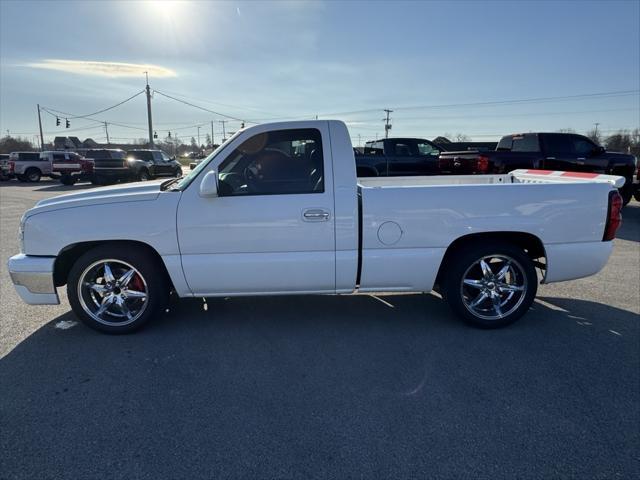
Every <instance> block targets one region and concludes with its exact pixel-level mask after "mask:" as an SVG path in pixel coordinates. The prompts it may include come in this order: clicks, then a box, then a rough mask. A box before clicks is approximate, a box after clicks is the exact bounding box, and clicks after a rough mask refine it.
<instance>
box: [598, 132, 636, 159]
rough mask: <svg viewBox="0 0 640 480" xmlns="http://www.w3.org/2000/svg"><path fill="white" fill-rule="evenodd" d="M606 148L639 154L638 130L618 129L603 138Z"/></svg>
mask: <svg viewBox="0 0 640 480" xmlns="http://www.w3.org/2000/svg"><path fill="white" fill-rule="evenodd" d="M605 144H606V146H607V150H611V151H614V152H623V153H631V154H632V155H635V156H639V155H640V130H639V129H637V128H636V129H635V130H633V131H629V130H618V131H617V132H615V133H614V134H612V135H609V136H608V137H607V139H606V140H605Z"/></svg>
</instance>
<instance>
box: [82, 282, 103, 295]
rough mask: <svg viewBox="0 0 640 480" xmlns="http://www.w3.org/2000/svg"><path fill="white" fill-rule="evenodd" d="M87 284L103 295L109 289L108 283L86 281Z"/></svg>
mask: <svg viewBox="0 0 640 480" xmlns="http://www.w3.org/2000/svg"><path fill="white" fill-rule="evenodd" d="M85 285H86V286H87V287H89V288H90V289H91V290H93V291H94V292H96V293H99V294H100V295H101V296H104V295H105V294H106V293H107V291H108V289H107V286H106V285H101V284H99V283H91V282H86V283H85Z"/></svg>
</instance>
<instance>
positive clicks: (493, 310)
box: [441, 242, 538, 328]
mask: <svg viewBox="0 0 640 480" xmlns="http://www.w3.org/2000/svg"><path fill="white" fill-rule="evenodd" d="M483 263H484V265H483ZM441 288H442V294H443V298H444V299H445V300H446V302H447V303H448V304H449V307H451V309H452V310H453V312H454V313H455V314H456V315H458V316H459V317H461V318H462V319H463V320H464V321H466V322H467V323H469V324H471V325H473V326H475V327H479V328H499V327H504V326H507V325H510V324H512V323H513V322H515V321H516V320H518V319H519V318H520V317H522V315H524V314H525V313H526V312H527V311H528V310H529V307H531V304H532V303H533V300H534V299H535V296H536V292H537V289H538V276H537V274H536V269H535V266H534V264H533V261H532V260H531V259H530V258H529V256H528V255H527V254H526V253H525V252H524V251H523V250H522V249H521V248H518V247H517V246H515V245H512V244H509V243H506V242H491V243H488V242H487V243H478V244H476V245H472V246H469V247H465V248H464V249H460V250H458V251H456V252H455V255H452V256H450V258H449V260H448V261H447V263H446V264H444V265H443V272H441Z"/></svg>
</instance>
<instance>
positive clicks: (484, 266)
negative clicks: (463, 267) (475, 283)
mask: <svg viewBox="0 0 640 480" xmlns="http://www.w3.org/2000/svg"><path fill="white" fill-rule="evenodd" d="M480 268H481V269H482V275H483V276H484V277H485V278H490V277H491V276H492V275H493V272H492V271H491V267H489V264H488V263H487V262H485V261H484V258H483V259H482V260H480Z"/></svg>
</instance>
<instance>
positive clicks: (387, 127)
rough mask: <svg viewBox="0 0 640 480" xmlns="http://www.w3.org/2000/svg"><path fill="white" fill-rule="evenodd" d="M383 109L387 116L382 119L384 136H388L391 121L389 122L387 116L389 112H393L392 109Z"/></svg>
mask: <svg viewBox="0 0 640 480" xmlns="http://www.w3.org/2000/svg"><path fill="white" fill-rule="evenodd" d="M384 111H385V112H387V118H386V119H385V118H383V119H382V120H383V121H384V138H389V130H391V123H390V120H391V119H390V118H389V114H390V113H391V112H393V110H389V109H388V108H385V109H384Z"/></svg>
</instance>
